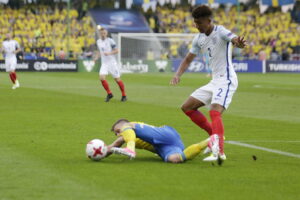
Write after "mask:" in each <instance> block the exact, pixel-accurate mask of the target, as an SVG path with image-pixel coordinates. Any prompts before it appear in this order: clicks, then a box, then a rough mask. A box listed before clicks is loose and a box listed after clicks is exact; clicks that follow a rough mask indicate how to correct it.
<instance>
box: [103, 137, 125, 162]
mask: <svg viewBox="0 0 300 200" xmlns="http://www.w3.org/2000/svg"><path fill="white" fill-rule="evenodd" d="M124 143H125V140H124V138H123V136H120V137H118V138H117V139H116V140H115V141H114V142H113V143H111V144H110V145H108V146H107V155H106V157H107V156H110V155H111V154H112V153H113V152H112V151H111V148H112V147H121V146H122V145H123V144H124Z"/></svg>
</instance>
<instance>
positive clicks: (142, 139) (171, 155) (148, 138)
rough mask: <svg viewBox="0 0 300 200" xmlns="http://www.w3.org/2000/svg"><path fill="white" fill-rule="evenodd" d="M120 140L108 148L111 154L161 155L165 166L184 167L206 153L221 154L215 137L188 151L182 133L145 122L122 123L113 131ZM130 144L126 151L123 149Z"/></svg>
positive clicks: (116, 124)
mask: <svg viewBox="0 0 300 200" xmlns="http://www.w3.org/2000/svg"><path fill="white" fill-rule="evenodd" d="M111 130H112V131H113V132H114V133H115V134H116V136H117V137H118V138H117V139H116V140H115V141H114V142H113V143H112V144H110V145H109V146H108V152H109V153H108V154H107V156H109V155H110V154H111V153H116V154H123V155H126V156H128V157H129V158H135V157H136V152H135V149H136V148H137V149H145V150H148V151H151V152H153V153H156V154H158V155H159V156H160V157H161V158H162V159H163V160H164V161H165V162H171V163H182V162H184V161H186V160H191V159H193V158H195V157H196V156H197V155H199V153H200V152H201V151H202V150H203V149H205V148H206V147H207V149H206V151H211V152H212V153H213V154H216V155H218V153H219V138H218V135H216V134H214V135H212V136H210V137H209V138H208V139H206V140H204V141H201V142H199V143H196V144H193V145H190V146H188V147H187V148H185V147H184V144H183V143H182V140H181V138H180V135H179V134H178V132H177V131H176V130H175V129H174V128H172V127H170V126H161V127H156V126H152V125H149V124H145V123H142V122H130V121H128V120H126V119H120V120H118V121H117V122H116V123H115V124H114V125H113V126H112V129H111ZM125 143H126V147H124V148H119V147H121V146H122V145H123V144H125Z"/></svg>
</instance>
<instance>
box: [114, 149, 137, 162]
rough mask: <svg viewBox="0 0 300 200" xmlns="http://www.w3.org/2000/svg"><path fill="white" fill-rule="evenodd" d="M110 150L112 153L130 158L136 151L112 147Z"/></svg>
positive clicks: (133, 156)
mask: <svg viewBox="0 0 300 200" xmlns="http://www.w3.org/2000/svg"><path fill="white" fill-rule="evenodd" d="M110 150H111V152H113V153H114V154H121V155H124V156H127V157H129V158H130V159H133V158H135V156H136V153H135V152H134V151H131V150H130V149H128V148H118V147H112V148H111V149H110Z"/></svg>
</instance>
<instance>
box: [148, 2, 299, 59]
mask: <svg viewBox="0 0 300 200" xmlns="http://www.w3.org/2000/svg"><path fill="white" fill-rule="evenodd" d="M241 9H243V12H240V13H239V12H238V9H237V7H235V6H233V7H232V8H231V9H230V10H229V11H227V12H226V11H225V10H226V9H225V8H218V9H215V10H214V20H215V21H216V23H217V24H223V25H224V26H225V27H226V28H228V29H230V30H232V31H233V32H236V33H240V34H242V35H244V36H245V37H246V38H247V41H248V42H249V46H248V47H247V48H245V49H244V50H243V52H242V55H241V56H242V59H260V60H265V59H271V60H289V59H290V58H291V55H292V54H296V53H299V52H298V50H297V49H299V44H300V26H299V23H297V21H296V20H295V21H293V20H292V15H294V16H296V17H297V16H298V15H297V12H293V13H292V15H291V13H282V12H280V11H269V12H267V13H265V14H260V12H259V9H258V7H257V6H254V7H252V8H250V9H245V8H241ZM296 9H298V8H296ZM298 10H299V9H298ZM146 16H147V19H148V21H149V23H150V27H151V28H152V29H153V31H154V32H159V33H197V32H198V31H197V29H196V28H195V27H194V26H193V19H192V18H191V14H190V8H189V7H184V8H182V9H172V8H169V7H167V6H165V7H158V8H157V10H156V12H155V13H153V14H152V15H150V16H149V15H146ZM296 19H297V20H298V18H296ZM241 31H242V32H241ZM180 45H181V44H178V45H176V46H174V47H171V53H172V56H173V57H178V56H179V54H178V52H176V51H175V49H178V48H179V46H180ZM234 56H235V57H238V56H240V55H239V52H235V51H234ZM296 58H297V57H296ZM291 59H293V58H291Z"/></svg>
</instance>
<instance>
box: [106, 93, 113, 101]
mask: <svg viewBox="0 0 300 200" xmlns="http://www.w3.org/2000/svg"><path fill="white" fill-rule="evenodd" d="M113 97H114V95H113V94H108V95H107V96H106V99H105V102H109V101H110V99H111V98H113Z"/></svg>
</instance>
